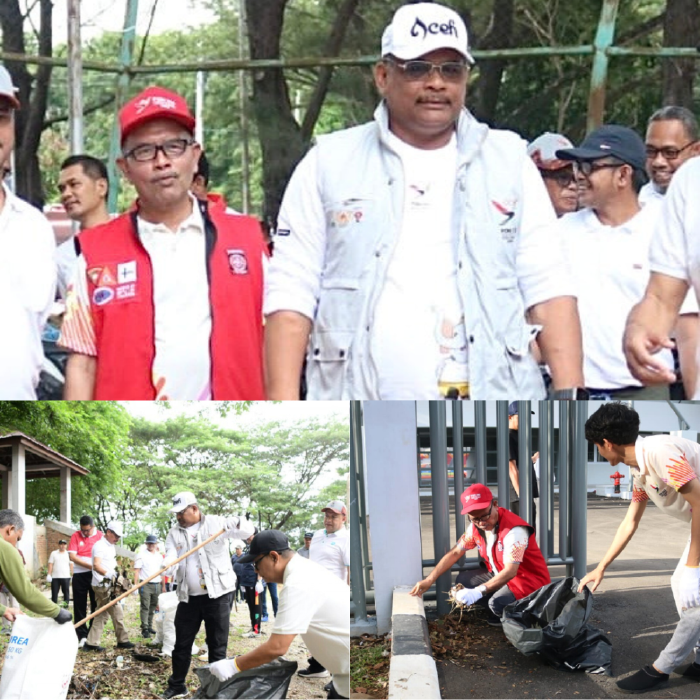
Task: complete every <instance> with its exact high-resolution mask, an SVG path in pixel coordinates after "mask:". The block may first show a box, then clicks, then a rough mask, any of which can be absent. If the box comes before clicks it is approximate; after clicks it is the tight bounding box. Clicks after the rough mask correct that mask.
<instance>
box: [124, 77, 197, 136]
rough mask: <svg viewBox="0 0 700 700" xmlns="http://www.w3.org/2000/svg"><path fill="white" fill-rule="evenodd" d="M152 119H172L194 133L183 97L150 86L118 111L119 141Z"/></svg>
mask: <svg viewBox="0 0 700 700" xmlns="http://www.w3.org/2000/svg"><path fill="white" fill-rule="evenodd" d="M153 119H172V120H173V121H176V122H178V123H179V124H181V125H182V126H184V127H185V129H187V131H189V132H190V133H191V134H193V133H194V125H195V119H194V117H193V116H192V113H191V112H190V108H189V107H188V106H187V102H186V100H185V99H184V97H181V96H180V95H178V94H177V93H176V92H171V91H170V90H166V89H165V88H162V87H158V86H157V85H152V86H151V87H147V88H146V89H145V90H144V91H143V92H140V93H139V94H138V95H136V97H134V98H132V99H131V100H129V101H128V102H127V103H126V104H125V105H124V106H123V107H122V108H121V110H120V111H119V131H120V140H121V143H122V144H123V143H124V141H125V139H126V137H127V136H128V135H129V134H130V133H131V132H132V131H133V130H134V129H135V128H136V127H138V126H141V125H142V124H145V123H146V122H150V121H152V120H153Z"/></svg>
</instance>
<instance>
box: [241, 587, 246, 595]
mask: <svg viewBox="0 0 700 700" xmlns="http://www.w3.org/2000/svg"><path fill="white" fill-rule="evenodd" d="M241 593H243V595H245V586H241Z"/></svg>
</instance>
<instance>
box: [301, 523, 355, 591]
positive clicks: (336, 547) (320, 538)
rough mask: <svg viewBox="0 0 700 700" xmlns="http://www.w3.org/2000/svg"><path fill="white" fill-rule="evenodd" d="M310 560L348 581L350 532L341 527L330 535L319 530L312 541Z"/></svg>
mask: <svg viewBox="0 0 700 700" xmlns="http://www.w3.org/2000/svg"><path fill="white" fill-rule="evenodd" d="M309 559H310V560H311V561H315V562H316V563H317V564H320V565H321V566H322V567H324V568H325V569H328V570H329V571H330V572H331V573H332V574H335V575H336V576H337V577H338V578H339V579H340V580H341V581H347V580H348V570H347V567H348V566H350V539H349V538H348V531H347V530H346V529H345V528H344V527H341V528H340V529H339V530H336V532H334V533H332V534H330V535H329V534H328V533H327V532H326V531H325V529H323V530H317V531H316V532H315V533H314V536H313V538H312V539H311V547H310V548H309Z"/></svg>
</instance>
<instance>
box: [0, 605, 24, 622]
mask: <svg viewBox="0 0 700 700" xmlns="http://www.w3.org/2000/svg"><path fill="white" fill-rule="evenodd" d="M19 615H24V613H23V612H22V611H21V610H20V609H19V608H5V612H4V613H3V614H2V616H3V617H4V618H5V619H6V620H9V621H10V622H14V621H15V620H16V619H17V617H18V616H19Z"/></svg>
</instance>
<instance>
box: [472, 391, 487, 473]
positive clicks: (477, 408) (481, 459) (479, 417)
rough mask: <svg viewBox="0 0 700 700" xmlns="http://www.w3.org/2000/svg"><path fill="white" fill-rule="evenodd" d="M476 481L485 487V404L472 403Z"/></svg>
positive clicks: (480, 402) (479, 402)
mask: <svg viewBox="0 0 700 700" xmlns="http://www.w3.org/2000/svg"><path fill="white" fill-rule="evenodd" d="M473 405H474V452H475V459H476V481H477V483H479V484H484V485H486V402H485V401H474V404H473Z"/></svg>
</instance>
